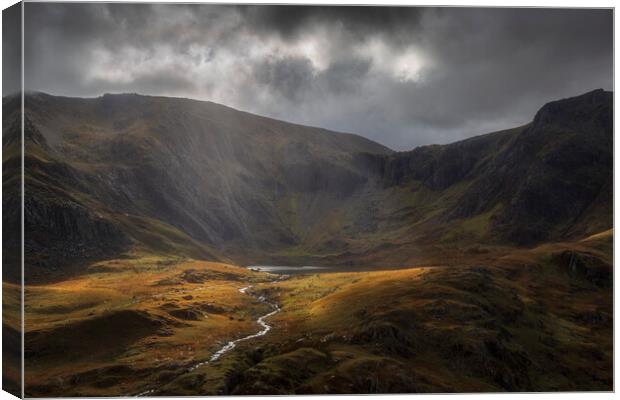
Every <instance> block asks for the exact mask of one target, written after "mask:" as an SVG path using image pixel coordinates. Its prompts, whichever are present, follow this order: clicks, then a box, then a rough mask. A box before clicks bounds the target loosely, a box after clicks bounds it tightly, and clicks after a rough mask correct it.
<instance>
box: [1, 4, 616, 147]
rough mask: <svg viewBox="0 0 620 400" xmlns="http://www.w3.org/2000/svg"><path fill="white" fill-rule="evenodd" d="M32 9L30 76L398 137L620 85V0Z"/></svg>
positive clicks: (428, 139)
mask: <svg viewBox="0 0 620 400" xmlns="http://www.w3.org/2000/svg"><path fill="white" fill-rule="evenodd" d="M25 21H26V22H25V25H26V27H25V51H26V54H25V57H26V68H25V82H26V88H27V89H29V90H37V91H43V92H47V93H51V94H58V95H69V96H87V97H92V96H99V95H101V94H103V93H117V92H137V93H141V94H152V95H167V96H180V97H189V98H195V99H204V100H211V101H214V102H218V103H222V104H226V105H228V106H231V107H235V108H238V109H242V110H246V111H250V112H254V113H257V114H261V115H266V116H271V117H275V118H279V119H284V120H287V121H293V122H298V123H302V124H308V125H315V126H321V127H325V128H329V129H334V130H339V131H346V132H354V133H358V134H361V135H363V136H366V137H368V138H370V139H373V140H376V141H378V142H380V143H383V144H385V145H387V146H389V147H391V148H393V149H397V150H405V149H410V148H412V147H415V146H417V145H423V144H430V143H448V142H452V141H455V140H458V139H462V138H465V137H468V136H472V135H477V134H482V133H486V132H490V131H493V130H498V129H503V128H509V127H513V126H516V125H520V124H524V123H527V122H529V121H530V120H531V118H532V117H533V115H534V113H535V112H536V110H537V109H538V108H540V106H542V105H543V104H544V103H545V102H547V101H550V100H555V99H559V98H563V97H569V96H573V95H578V94H581V93H583V92H586V91H589V90H592V89H596V88H604V89H608V90H611V89H612V64H613V58H612V29H613V28H612V12H611V11H610V10H567V9H481V8H478V9H476V8H461V9H458V8H384V7H381V8H377V7H301V6H244V7H237V6H223V5H182V4H173V5H152V6H151V5H147V4H139V5H136V4H134V5H126V4H101V3H99V4H59V3H50V4H44V3H26V16H25ZM5 45H7V44H6V43H5ZM8 45H10V44H8ZM4 92H5V94H6V92H7V90H6V89H5V90H4Z"/></svg>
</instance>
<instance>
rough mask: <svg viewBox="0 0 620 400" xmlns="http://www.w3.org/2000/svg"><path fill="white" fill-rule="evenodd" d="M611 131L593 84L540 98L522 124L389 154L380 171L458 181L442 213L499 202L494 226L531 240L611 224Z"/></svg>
mask: <svg viewBox="0 0 620 400" xmlns="http://www.w3.org/2000/svg"><path fill="white" fill-rule="evenodd" d="M612 138H613V94H612V93H611V92H605V91H603V90H596V91H593V92H589V93H586V94H584V95H581V96H578V97H574V98H570V99H565V100H559V101H556V102H552V103H549V104H547V105H545V106H544V107H542V108H541V110H540V111H539V112H538V113H537V114H536V117H535V118H534V120H533V121H532V123H530V124H528V125H526V126H524V127H520V128H515V129H512V130H508V131H502V132H498V133H492V134H489V135H483V136H479V137H475V138H472V139H467V140H465V141H462V142H457V143H454V144H450V145H446V146H427V147H423V148H418V149H415V150H413V151H411V152H408V153H404V154H396V155H393V156H389V157H388V163H387V164H386V167H385V171H384V176H385V178H384V179H385V181H386V182H387V184H388V185H394V184H395V185H406V184H407V182H412V181H420V182H422V183H423V184H424V185H425V186H427V187H429V188H430V189H432V190H445V189H447V188H449V187H450V186H453V185H457V184H461V185H463V186H464V188H463V190H462V191H461V192H460V195H459V196H458V197H457V201H455V202H454V205H453V207H450V208H449V209H447V210H446V211H445V213H444V214H443V220H444V221H451V220H454V219H459V218H468V217H472V216H476V215H479V214H481V213H485V212H489V211H491V210H494V209H496V208H501V210H500V211H498V212H496V213H495V214H494V217H493V222H492V230H493V232H495V234H496V235H498V236H499V237H501V238H503V239H504V240H506V241H508V242H511V243H516V244H534V243H539V242H541V241H544V240H549V239H561V238H563V237H568V236H571V234H574V235H584V234H586V233H594V232H597V231H600V230H604V229H605V228H609V227H611V212H610V211H611V202H612V190H611V188H612V170H613V146H612ZM592 216H594V218H593V220H591V221H590V222H591V223H592V225H593V226H588V221H587V220H586V219H587V218H590V217H592ZM586 217H587V218H586Z"/></svg>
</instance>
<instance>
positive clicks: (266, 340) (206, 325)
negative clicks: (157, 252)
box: [26, 231, 613, 396]
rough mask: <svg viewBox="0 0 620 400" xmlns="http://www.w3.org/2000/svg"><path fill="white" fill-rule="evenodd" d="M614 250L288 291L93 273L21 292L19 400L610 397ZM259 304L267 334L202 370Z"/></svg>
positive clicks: (245, 328) (334, 280) (251, 323)
mask: <svg viewBox="0 0 620 400" xmlns="http://www.w3.org/2000/svg"><path fill="white" fill-rule="evenodd" d="M612 246H613V235H612V232H611V231H606V232H603V233H601V234H598V235H595V236H593V237H589V238H586V239H584V240H580V241H576V242H563V243H556V244H547V245H543V246H540V247H535V248H533V249H528V250H525V249H524V250H514V251H511V252H508V253H506V254H500V253H490V254H487V255H486V256H485V257H484V258H482V257H480V256H477V258H476V257H472V258H462V262H463V264H462V265H461V266H449V265H444V264H441V263H435V264H431V265H425V266H418V267H415V268H408V269H400V270H384V271H369V272H346V273H320V274H306V275H296V276H292V277H289V278H288V279H282V278H278V279H276V277H275V276H272V275H269V274H265V273H260V272H251V271H248V270H246V269H241V268H238V267H234V266H230V265H224V264H216V263H208V262H197V261H194V260H189V259H179V258H162V257H152V256H146V255H145V256H143V257H142V258H135V259H133V260H127V259H115V260H109V261H106V262H100V263H96V264H93V265H91V267H90V268H89V270H88V273H87V274H86V275H84V276H82V277H79V278H73V279H70V280H66V281H63V282H60V283H56V284H46V285H31V286H29V287H28V289H27V291H26V298H27V308H26V315H27V320H26V327H27V334H26V365H27V368H26V371H27V376H26V387H27V390H26V393H28V394H29V395H32V396H55V395H59V394H63V395H65V396H67V395H69V396H99V395H101V396H113V395H133V394H138V393H143V392H146V393H148V394H151V395H208V394H211V395H213V394H291V393H314V394H318V393H399V392H400V393H402V392H486V391H494V392H495V391H558V390H560V391H566V390H570V391H583V390H611V389H612V372H613V369H612V360H613V337H612V334H611V332H612V296H611V285H612V279H611V277H612V267H611V264H610V263H611V261H612V260H611V248H612ZM285 278H286V277H285ZM250 285H251V287H252V288H251V289H249V290H250V291H251V294H250V295H248V293H241V292H240V290H239V289H240V288H243V287H248V286H250ZM261 296H262V297H264V298H266V299H268V300H269V301H271V302H275V303H277V304H279V306H280V307H281V311H280V312H279V313H277V314H275V315H273V316H271V317H269V319H268V323H269V324H270V325H271V326H272V327H273V329H272V330H271V331H269V333H268V334H266V335H265V336H263V337H257V338H253V339H251V340H248V341H245V342H240V343H239V344H238V345H237V347H236V348H235V349H233V350H232V351H230V352H228V353H226V354H224V355H223V356H222V357H221V358H219V359H218V360H216V361H212V362H209V363H206V364H203V362H204V361H207V360H209V359H210V358H211V357H212V356H213V354H214V353H215V352H217V351H218V350H219V349H221V348H222V346H223V345H224V344H225V343H226V342H227V341H229V340H233V339H235V338H241V337H244V336H247V335H249V334H252V333H255V332H257V331H258V330H259V329H260V327H259V326H258V324H257V323H256V322H255V321H256V319H257V318H258V316H260V315H265V313H266V312H268V311H269V310H270V308H269V307H268V306H267V305H266V304H265V303H264V302H261V301H260V300H259V299H258V298H259V297H261Z"/></svg>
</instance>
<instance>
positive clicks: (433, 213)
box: [3, 90, 613, 268]
mask: <svg viewBox="0 0 620 400" xmlns="http://www.w3.org/2000/svg"><path fill="white" fill-rule="evenodd" d="M25 104H26V128H27V129H26V135H25V137H26V142H27V143H26V159H25V162H26V169H27V173H26V182H25V184H26V188H27V190H26V192H27V196H26V197H27V198H26V204H27V208H28V210H27V212H26V220H27V221H26V222H27V232H26V240H27V243H28V245H27V247H28V248H29V249H31V256H32V257H33V260H35V261H34V263H35V264H36V263H41V262H42V263H43V264H46V262H43V260H48V261H49V260H54V263H55V265H56V266H57V267H58V268H62V265H63V264H64V262H65V260H67V261H70V260H72V259H75V260H79V259H80V258H82V257H84V256H85V255H87V254H91V255H92V254H96V253H98V252H101V251H103V250H102V249H105V252H108V253H116V254H118V253H122V252H124V251H126V250H128V249H130V248H134V247H141V248H146V249H150V250H155V251H159V252H166V253H175V254H181V255H191V256H192V257H199V258H207V259H213V260H227V261H232V262H236V263H244V262H250V261H261V262H266V263H268V262H275V261H278V262H284V263H286V262H289V261H290V262H312V261H316V260H319V262H320V260H323V261H325V262H327V261H329V262H333V263H340V262H343V263H344V262H346V263H350V262H355V260H358V261H359V262H367V261H368V257H370V256H372V255H376V258H377V259H376V260H375V261H376V262H383V261H385V260H386V258H385V257H386V256H387V255H396V254H399V255H402V257H401V258H402V260H400V259H399V262H401V261H403V262H405V261H407V260H408V259H407V257H409V255H408V254H409V253H408V250H407V249H419V248H422V247H423V243H422V242H419V241H418V240H419V239H418V238H422V237H424V238H425V240H426V242H431V241H442V240H450V241H454V240H455V239H453V236H450V234H451V232H453V231H454V229H455V226H461V225H460V224H462V223H464V221H465V222H467V221H473V222H471V223H469V224H470V226H475V230H474V231H472V233H469V234H467V235H465V236H468V237H470V238H471V239H470V240H474V241H481V240H484V241H489V242H498V243H503V244H513V245H515V244H516V245H523V244H527V245H529V244H535V243H540V242H543V241H548V240H561V239H565V238H575V237H583V236H585V235H587V234H592V233H596V232H599V231H602V230H605V229H609V228H610V227H611V225H612V220H611V215H612V214H611V210H612V208H611V207H612V206H611V204H612V203H611V196H612V186H613V185H612V164H613V156H612V146H611V144H612V135H613V133H612V132H613V129H612V127H613V120H612V109H613V107H612V93H610V92H604V91H602V90H598V91H594V92H590V93H586V94H584V95H582V96H578V97H575V98H571V99H565V100H560V101H557V102H553V103H549V104H547V105H545V106H544V107H543V108H542V109H541V110H540V111H539V112H538V113H537V115H536V117H535V118H534V120H533V121H532V122H531V123H530V124H528V125H525V126H523V127H518V128H514V129H510V130H506V131H501V132H496V133H491V134H487V135H482V136H478V137H473V138H470V139H467V140H463V141H460V142H456V143H452V144H448V145H441V146H440V145H433V146H423V147H419V148H416V149H414V150H412V151H409V152H393V151H391V150H389V149H387V148H385V147H384V146H381V145H380V144H377V143H374V142H372V141H370V140H367V139H365V138H362V137H360V136H356V135H352V134H344V133H336V132H330V131H326V130H324V129H320V128H312V127H307V126H300V125H295V124H290V123H287V122H283V121H278V120H274V119H270V118H264V117H260V116H256V115H252V114H249V113H245V112H241V111H237V110H234V109H231V108H228V107H225V106H221V105H218V104H214V103H210V102H202V101H194V100H188V99H178V98H166V97H151V96H140V95H132V94H127V95H104V96H102V97H99V98H92V99H79V98H67V97H56V96H50V95H47V94H43V93H29V94H27V96H26V99H25ZM3 106H4V110H5V127H8V128H7V129H5V131H4V132H3V143H4V147H5V153H6V150H7V149H8V148H9V147H10V146H12V144H11V143H12V142H13V141H12V140H11V137H12V136H11V129H12V128H11V126H13V125H14V124H13V125H12V124H10V122H11V121H12V120H11V119H10V118H14V117H15V115H16V114H15V113H16V112H18V109H16V107H19V104H18V103H17V102H14V101H11V99H10V98H5V99H4V104H3ZM16 110H17V111H16ZM6 154H10V153H6ZM17 161H18V160H17V159H16V158H15V157H13V158H11V157H8V158H6V157H5V160H4V163H5V165H6V166H10V165H13V164H15V163H17ZM18 164H19V163H17V164H15V166H17V165H18ZM6 201H7V204H11V199H10V198H9V199H7V200H6ZM5 215H6V214H5ZM459 229H461V228H459ZM446 235H447V236H446ZM395 238H396V239H395ZM446 238H450V239H446ZM426 242H425V243H426ZM53 249H56V250H53ZM413 251H414V250H412V252H413ZM416 251H417V250H416ZM412 254H413V253H412ZM395 262H396V261H395ZM47 264H49V262H47Z"/></svg>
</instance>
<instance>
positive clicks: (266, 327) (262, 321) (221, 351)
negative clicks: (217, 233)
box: [135, 285, 280, 397]
mask: <svg viewBox="0 0 620 400" xmlns="http://www.w3.org/2000/svg"><path fill="white" fill-rule="evenodd" d="M251 288H252V286H251V285H250V286H246V287H243V288H241V289H239V292H240V293H243V294H248V293H247V291H248V290H249V289H251ZM258 300H259V301H260V302H262V303H265V304H269V305H270V306H271V308H272V311H270V312H269V313H267V314H265V315H263V316H261V317H260V318H258V319H257V320H256V323H257V324H259V325H260V326H261V327H262V329H261V330H260V331H258V332H256V333H253V334H251V335H248V336H244V337H242V338H240V339H236V340H231V341H230V342H228V343H226V344H225V345H224V346H222V348H220V349H219V350H218V351H216V352H215V353H214V354H213V355H212V356H211V358H210V359H208V360H207V361H202V362H199V363H198V364H194V365H192V366H191V367H189V368H188V369H187V372H192V371H194V370H195V369H196V368H200V367H202V366H203V365H207V364H209V363H211V362H213V361H217V360H218V359H219V358H220V357H222V356H223V355H224V354H225V353H227V352H229V351H230V350H232V349H234V348H235V347H236V346H237V343H239V342H243V341H246V340H250V339H254V338H257V337H260V336H264V335H266V334H267V332H269V331H270V330H271V325H269V324H267V323H266V322H265V319H267V318H269V317H271V316H272V315H275V314H277V313H278V312H280V306H278V305H277V304H275V303H270V302H268V301H267V299H266V298H265V296H260V297H258ZM154 392H155V389H149V390H146V391H144V392H141V393H138V394H137V395H135V396H136V397H140V396H147V395H149V394H152V393H154Z"/></svg>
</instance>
